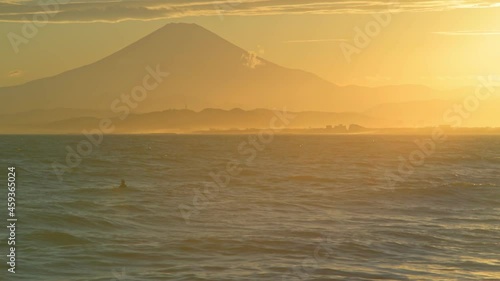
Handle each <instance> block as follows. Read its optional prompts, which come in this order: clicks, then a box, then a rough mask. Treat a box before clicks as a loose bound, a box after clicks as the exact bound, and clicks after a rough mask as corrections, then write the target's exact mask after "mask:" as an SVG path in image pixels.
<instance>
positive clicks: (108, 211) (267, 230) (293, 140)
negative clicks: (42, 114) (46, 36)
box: [0, 135, 500, 281]
mask: <svg viewBox="0 0 500 281" xmlns="http://www.w3.org/2000/svg"><path fill="white" fill-rule="evenodd" d="M426 138H428V136H370V135H330V136H327V135H322V136H311V135H309V136H308V135H294V136H290V135H289V136H285V135H281V136H280V135H277V136H274V138H272V139H271V138H269V136H268V138H265V139H264V141H265V143H263V142H262V141H263V140H262V139H259V138H258V137H255V136H246V135H232V136H231V135H213V136H205V135H121V136H120V135H118V136H117V135H115V136H104V138H103V140H102V142H101V143H100V144H99V145H98V146H96V145H92V146H91V147H90V148H89V147H88V146H87V147H85V146H82V145H80V147H79V150H80V152H84V153H83V154H88V152H90V150H89V149H91V150H92V151H91V153H90V154H89V155H86V156H84V157H81V159H80V162H79V163H78V161H77V160H78V157H75V155H74V154H75V153H78V152H72V153H73V154H71V153H68V151H67V149H69V151H77V149H78V145H79V144H81V143H82V141H84V140H86V138H85V137H84V136H83V135H74V136H0V158H1V159H0V162H1V171H0V179H1V180H2V183H3V185H4V186H5V185H6V184H5V183H6V178H7V167H8V166H11V165H12V166H15V167H16V180H17V190H16V191H17V194H16V200H17V206H16V207H17V208H16V212H17V218H18V222H17V237H16V239H17V240H16V242H17V243H16V247H17V248H16V249H17V253H16V257H17V260H16V261H17V265H16V274H10V273H8V272H7V266H6V255H7V254H8V252H7V240H6V239H7V235H8V233H7V229H6V228H5V227H3V230H2V231H1V233H0V243H1V246H0V249H1V251H2V253H1V256H2V257H3V258H2V263H3V264H4V265H3V266H2V267H1V268H2V271H3V272H1V273H0V280H26V281H37V280H48V281H58V280H61V281H63V280H64V281H65V280H68V281H72V280H82V281H83V280H85V281H87V280H88V281H93V280H95V281H96V280H120V281H121V280H186V281H196V280H214V281H225V280H242V281H245V280H272V281H276V280H311V281H313V280H316V281H318V280H353V281H354V280H356V281H361V280H474V281H475V280H500V137H498V136H449V137H448V138H447V140H446V141H444V142H441V143H435V144H434V145H435V147H434V146H433V145H431V144H429V143H427V144H428V145H427V149H426V151H425V152H426V154H424V153H423V152H421V151H420V152H419V148H418V146H417V144H416V143H415V141H418V142H422V141H423V140H425V139H426ZM68 155H69V156H68ZM422 155H423V156H424V157H422ZM67 157H68V159H69V160H70V162H67V161H66V158H67ZM410 158H411V160H409V159H410ZM71 161H73V162H71ZM410 161H411V162H410ZM54 163H59V164H58V167H62V165H66V166H68V164H71V168H69V169H68V170H67V171H66V172H65V173H64V174H62V175H61V173H60V172H59V174H60V177H58V176H56V174H55V173H54V167H53V165H54ZM400 166H401V167H400ZM398 169H400V170H401V171H403V172H404V173H401V172H400V171H398ZM211 173H212V174H211ZM121 179H124V180H125V181H126V183H127V185H128V187H127V188H121V189H120V188H118V185H119V184H120V180H121ZM216 182H218V183H216ZM2 190H3V191H2V193H1V198H0V202H3V203H1V204H0V205H2V206H4V208H2V211H1V216H2V218H4V223H5V224H6V222H5V221H6V220H5V218H6V216H7V210H6V200H7V199H6V198H7V192H6V187H5V188H2Z"/></svg>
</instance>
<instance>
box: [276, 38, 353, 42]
mask: <svg viewBox="0 0 500 281" xmlns="http://www.w3.org/2000/svg"><path fill="white" fill-rule="evenodd" d="M347 41H349V40H348V39H344V38H338V39H337V38H333V39H304V40H288V41H283V42H284V43H322V42H347Z"/></svg>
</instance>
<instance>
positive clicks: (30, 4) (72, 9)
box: [0, 0, 500, 22]
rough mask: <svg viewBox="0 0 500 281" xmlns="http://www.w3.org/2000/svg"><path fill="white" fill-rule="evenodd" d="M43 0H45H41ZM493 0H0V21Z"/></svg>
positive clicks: (487, 1)
mask: <svg viewBox="0 0 500 281" xmlns="http://www.w3.org/2000/svg"><path fill="white" fill-rule="evenodd" d="M40 3H45V4H40ZM499 6H500V5H499V4H498V3H497V2H496V1H493V0H483V1H480V0H452V1H445V0H417V1H414V0H401V1H397V0H381V1H367V0H121V1H120V0H74V1H71V0H0V22H29V21H41V20H45V19H47V20H48V21H50V22H118V21H124V20H155V19H166V18H180V17H188V16H221V15H227V16H230V15H240V16H251V15H277V14H346V13H352V14H363V13H365V14H366V13H375V12H382V11H386V10H387V9H389V8H394V7H397V10H398V11H402V12H403V11H405V12H422V11H442V10H452V9H477V8H491V7H499Z"/></svg>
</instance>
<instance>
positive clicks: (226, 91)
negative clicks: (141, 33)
mask: <svg viewBox="0 0 500 281" xmlns="http://www.w3.org/2000/svg"><path fill="white" fill-rule="evenodd" d="M76 55H78V54H76ZM148 69H149V70H148ZM157 69H159V70H158V71H160V72H168V73H169V75H168V77H161V79H160V80H162V81H161V83H159V85H158V86H157V87H151V88H150V90H148V91H147V93H146V95H147V96H146V97H145V98H144V100H142V101H141V102H138V103H133V104H131V105H129V104H127V106H129V107H130V109H131V110H132V112H135V113H147V112H155V111H163V110H167V109H179V108H185V107H187V108H189V109H193V110H202V109H204V108H221V109H231V108H242V109H246V110H250V109H255V108H280V109H281V108H283V107H287V108H288V109H289V110H294V111H307V110H309V111H330V112H351V111H355V112H362V111H364V110H368V109H370V108H372V107H374V106H377V105H379V104H382V103H392V102H396V103H397V102H408V101H415V100H426V99H436V98H443V97H448V96H453V95H457V93H444V92H438V91H435V90H432V89H429V88H426V87H421V86H390V87H380V88H365V87H358V86H347V87H340V86H337V85H334V84H332V83H330V82H328V81H326V80H324V79H321V78H320V77H318V76H316V75H314V74H311V73H308V72H304V71H301V70H294V69H288V68H285V67H281V66H278V65H276V64H274V63H272V62H269V61H267V60H265V59H263V58H260V57H258V56H256V55H254V54H252V53H249V52H247V51H245V50H243V49H241V48H239V47H237V46H235V45H234V44H231V43H230V42H228V41H226V40H224V39H223V38H221V37H219V36H217V35H216V34H214V33H212V32H210V31H208V30H206V29H204V28H202V27H200V26H198V25H194V24H168V25H166V26H164V27H163V28H160V29H159V30H157V31H155V32H153V33H151V34H149V35H147V36H146V37H144V38H142V39H140V40H139V41H137V42H135V43H133V44H131V45H129V46H127V47H125V48H123V49H122V50H119V51H117V52H116V53H114V54H112V55H110V56H108V57H105V58H103V59H101V60H99V61H97V62H94V63H92V64H89V65H86V66H82V67H79V68H76V69H73V70H70V71H67V72H64V73H61V74H59V75H56V76H53V77H48V78H43V79H39V80H35V81H31V82H28V83H26V84H22V85H17V86H13V87H4V88H0V112H2V113H3V114H9V113H19V112H25V111H31V110H49V109H56V108H74V109H80V110H91V111H100V112H102V111H105V112H108V113H113V112H115V113H116V111H117V107H118V106H117V105H118V104H125V103H126V101H119V100H118V101H116V99H120V97H121V96H122V95H130V93H131V91H132V90H137V89H138V88H136V87H137V86H141V85H143V83H144V79H145V78H147V75H151V74H150V73H151V72H154V71H157ZM151 81H152V82H155V81H154V80H151ZM151 81H150V82H151ZM114 102H115V103H114ZM113 104H114V105H115V107H113V108H114V110H113V109H112V105H113Z"/></svg>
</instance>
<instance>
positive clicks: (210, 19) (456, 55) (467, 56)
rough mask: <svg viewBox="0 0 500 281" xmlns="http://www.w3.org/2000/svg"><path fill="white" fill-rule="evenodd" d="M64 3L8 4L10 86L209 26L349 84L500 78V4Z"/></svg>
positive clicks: (4, 15) (5, 46) (449, 84)
mask: <svg viewBox="0 0 500 281" xmlns="http://www.w3.org/2000/svg"><path fill="white" fill-rule="evenodd" d="M54 2H57V1H55V0H45V1H43V0H42V1H41V3H54ZM59 2H60V3H67V4H60V5H57V6H54V5H49V6H47V7H45V9H44V8H43V7H42V6H40V5H39V4H38V3H39V1H38V0H37V1H28V0H26V1H23V0H7V1H5V0H0V35H1V38H2V40H1V42H2V43H1V44H0V54H1V57H0V59H1V63H0V86H9V85H16V84H20V83H24V82H27V81H30V80H33V79H37V78H42V77H47V76H51V75H54V74H57V73H60V72H62V71H65V70H69V69H72V68H75V67H78V66H82V65H85V64H89V63H92V62H94V61H96V60H98V59H100V58H102V57H104V56H107V55H109V54H111V53H113V52H115V51H117V50H119V49H121V48H122V47H125V46H126V45H128V44H130V43H132V42H134V41H136V40H138V39H139V38H141V37H143V36H145V35H147V34H149V33H150V32H152V31H154V30H155V29H157V28H159V27H161V26H163V25H165V24H166V23H170V22H190V23H197V24H200V25H202V26H204V27H205V28H207V29H209V30H211V31H213V32H215V33H217V34H218V35H220V36H222V37H224V38H225V39H227V40H229V41H231V42H233V43H235V44H236V45H238V46H240V47H242V48H245V49H247V50H250V51H254V52H256V53H257V54H258V55H259V56H261V57H264V58H266V59H268V60H270V61H272V62H275V63H277V64H280V65H282V66H285V67H291V68H298V69H303V70H306V71H310V72H313V73H315V74H317V75H319V76H321V77H323V78H325V79H327V80H329V81H331V82H334V83H336V84H339V85H348V84H356V85H363V86H378V85H389V84H422V85H428V86H431V87H435V88H455V87H460V86H463V85H475V84H477V76H480V75H499V74H500V63H499V61H500V52H499V51H498V50H500V21H499V20H498V18H499V16H500V4H499V3H495V1H471V0H465V1H401V2H399V3H397V2H394V1H392V2H390V1H329V0H321V1H319V0H267V1H266V0H235V1H224V0H219V1H212V0H174V1H162V0H151V1H134V0H131V1H108V0H93V1H83V0H79V1H68V0H59ZM44 11H49V13H47V12H44ZM374 15H378V18H379V19H383V21H382V22H380V21H376V19H375V18H374ZM34 17H36V19H35V20H34ZM45 19H48V20H49V23H48V24H45V23H44V22H43V21H44V20H45ZM33 21H35V23H37V24H38V25H39V27H36V30H35V31H34V32H33V30H29V31H28V32H32V33H31V34H28V35H29V36H28V37H31V38H28V37H27V36H26V35H23V28H24V31H25V33H26V30H28V27H29V26H33V25H32V22H33ZM377 28H378V30H377ZM366 29H368V30H369V31H370V30H371V34H372V36H371V37H369V42H368V43H367V44H365V45H366V46H361V47H360V46H358V45H356V43H355V41H354V40H355V39H356V37H357V36H358V35H359V33H358V30H366ZM364 32H366V31H364ZM358 37H359V36H358ZM20 38H22V39H20ZM16 40H17V41H16ZM20 40H21V41H20ZM13 42H17V43H13ZM16 44H17V45H16ZM13 45H15V46H13ZM346 48H347V49H346ZM353 48H355V49H353ZM16 49H17V50H16ZM346 50H350V51H351V55H350V56H349V59H346V55H345V52H346ZM354 50H355V52H354ZM16 51H17V52H16Z"/></svg>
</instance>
